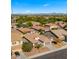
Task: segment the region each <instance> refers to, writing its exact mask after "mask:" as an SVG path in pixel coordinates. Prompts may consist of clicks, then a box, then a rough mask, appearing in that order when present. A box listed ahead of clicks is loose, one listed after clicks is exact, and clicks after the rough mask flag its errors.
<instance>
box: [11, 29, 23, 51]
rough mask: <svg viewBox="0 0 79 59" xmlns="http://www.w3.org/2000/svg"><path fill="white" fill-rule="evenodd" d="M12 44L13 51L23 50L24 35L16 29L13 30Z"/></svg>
mask: <svg viewBox="0 0 79 59" xmlns="http://www.w3.org/2000/svg"><path fill="white" fill-rule="evenodd" d="M11 43H12V45H11V46H12V47H11V48H12V51H13V52H15V51H20V50H21V44H22V33H20V32H19V31H18V30H16V29H12V30H11Z"/></svg>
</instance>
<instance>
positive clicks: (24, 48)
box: [22, 42, 33, 52]
mask: <svg viewBox="0 0 79 59" xmlns="http://www.w3.org/2000/svg"><path fill="white" fill-rule="evenodd" d="M32 48H33V45H32V43H30V42H29V43H26V42H24V43H23V44H22V51H23V52H30V51H31V50H32Z"/></svg>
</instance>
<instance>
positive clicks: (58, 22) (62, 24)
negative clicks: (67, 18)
mask: <svg viewBox="0 0 79 59" xmlns="http://www.w3.org/2000/svg"><path fill="white" fill-rule="evenodd" d="M56 24H57V25H58V26H60V27H62V28H63V27H65V26H66V25H67V23H66V22H63V21H57V22H56Z"/></svg>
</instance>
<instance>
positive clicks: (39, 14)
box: [11, 13, 67, 16]
mask: <svg viewBox="0 0 79 59" xmlns="http://www.w3.org/2000/svg"><path fill="white" fill-rule="evenodd" d="M11 15H17V16H21V15H30V16H43V15H47V16H50V15H67V14H66V13H33V14H32V13H30V14H11Z"/></svg>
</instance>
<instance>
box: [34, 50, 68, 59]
mask: <svg viewBox="0 0 79 59" xmlns="http://www.w3.org/2000/svg"><path fill="white" fill-rule="evenodd" d="M33 59H67V49H63V50H60V51H56V52H53V53H50V54H46V55H43V56H39V57H36V58H33Z"/></svg>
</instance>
